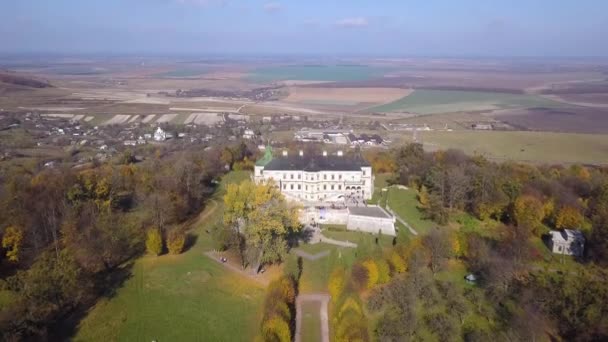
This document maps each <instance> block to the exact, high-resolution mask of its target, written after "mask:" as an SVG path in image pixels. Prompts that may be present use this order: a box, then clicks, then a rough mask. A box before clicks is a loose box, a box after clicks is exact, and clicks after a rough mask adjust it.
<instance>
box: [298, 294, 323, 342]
mask: <svg viewBox="0 0 608 342" xmlns="http://www.w3.org/2000/svg"><path fill="white" fill-rule="evenodd" d="M330 298H331V297H330V296H329V295H328V294H327V293H309V294H301V295H299V296H298V298H296V336H295V342H301V341H302V302H308V301H311V302H321V311H320V312H319V315H320V317H321V327H320V328H321V341H322V342H329V316H328V313H327V310H328V306H329V299H330Z"/></svg>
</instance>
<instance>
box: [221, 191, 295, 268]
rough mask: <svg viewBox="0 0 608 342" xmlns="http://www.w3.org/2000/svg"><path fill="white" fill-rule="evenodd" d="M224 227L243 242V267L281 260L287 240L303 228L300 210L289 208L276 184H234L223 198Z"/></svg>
mask: <svg viewBox="0 0 608 342" xmlns="http://www.w3.org/2000/svg"><path fill="white" fill-rule="evenodd" d="M224 205H225V210H224V224H226V225H227V226H229V227H231V228H232V229H233V231H234V232H235V234H237V235H238V236H242V237H243V238H244V239H243V240H244V241H242V242H239V245H238V246H237V248H238V251H239V253H240V255H241V261H242V266H243V267H246V266H247V264H248V263H249V264H252V265H253V266H254V269H256V270H257V269H258V268H259V266H260V265H261V264H264V263H272V262H276V261H280V260H282V259H283V258H284V257H285V255H286V253H287V238H288V236H289V235H290V234H293V233H295V232H297V231H298V230H299V229H300V224H299V221H298V216H297V214H298V208H297V207H294V206H291V205H289V204H288V203H287V202H286V201H285V198H284V197H283V195H282V194H281V193H280V191H279V189H277V188H276V187H275V186H274V184H273V183H264V184H254V183H252V182H251V181H245V182H242V183H241V184H238V185H237V184H231V185H229V186H228V188H227V189H226V195H225V196H224Z"/></svg>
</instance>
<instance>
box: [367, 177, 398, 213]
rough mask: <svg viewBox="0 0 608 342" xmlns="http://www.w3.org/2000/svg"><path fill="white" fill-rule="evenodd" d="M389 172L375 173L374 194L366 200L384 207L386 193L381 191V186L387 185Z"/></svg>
mask: <svg viewBox="0 0 608 342" xmlns="http://www.w3.org/2000/svg"><path fill="white" fill-rule="evenodd" d="M391 176H392V175H391V174H390V173H381V174H377V175H376V176H375V179H374V194H373V195H372V199H371V200H369V201H368V203H369V204H376V205H380V206H381V207H384V206H385V205H384V203H385V201H386V193H383V192H382V189H383V188H386V187H387V186H388V180H389V179H390V178H391Z"/></svg>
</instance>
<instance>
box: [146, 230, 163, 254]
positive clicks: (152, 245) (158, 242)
mask: <svg viewBox="0 0 608 342" xmlns="http://www.w3.org/2000/svg"><path fill="white" fill-rule="evenodd" d="M146 250H147V251H148V253H150V254H152V255H156V256H158V255H161V253H162V252H163V237H162V236H161V235H160V230H158V229H157V228H153V229H150V230H149V231H148V237H147V238H146Z"/></svg>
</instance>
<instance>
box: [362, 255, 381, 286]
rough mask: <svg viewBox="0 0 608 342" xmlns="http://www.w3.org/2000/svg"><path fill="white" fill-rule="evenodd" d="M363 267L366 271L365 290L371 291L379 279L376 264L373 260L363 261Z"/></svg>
mask: <svg viewBox="0 0 608 342" xmlns="http://www.w3.org/2000/svg"><path fill="white" fill-rule="evenodd" d="M363 267H365V268H366V269H367V288H368V289H371V288H372V287H373V286H374V285H376V284H378V280H379V279H380V272H379V270H378V264H377V263H376V262H375V261H374V260H371V259H369V260H365V261H364V262H363Z"/></svg>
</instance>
